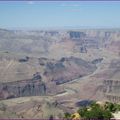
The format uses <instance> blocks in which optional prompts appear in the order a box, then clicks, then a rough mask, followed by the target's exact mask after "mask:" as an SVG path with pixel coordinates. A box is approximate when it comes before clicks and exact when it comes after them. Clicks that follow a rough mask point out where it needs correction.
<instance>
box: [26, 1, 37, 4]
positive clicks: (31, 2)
mask: <svg viewBox="0 0 120 120" xmlns="http://www.w3.org/2000/svg"><path fill="white" fill-rule="evenodd" d="M34 3H35V2H34V1H27V4H29V5H33V4H34Z"/></svg>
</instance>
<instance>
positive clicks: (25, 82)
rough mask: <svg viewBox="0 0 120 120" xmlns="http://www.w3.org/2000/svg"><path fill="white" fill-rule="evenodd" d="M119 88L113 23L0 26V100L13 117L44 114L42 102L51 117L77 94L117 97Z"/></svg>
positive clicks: (119, 40) (69, 106) (119, 43)
mask: <svg viewBox="0 0 120 120" xmlns="http://www.w3.org/2000/svg"><path fill="white" fill-rule="evenodd" d="M119 88H120V30H119V29H72V30H71V29H69V30H64V29H63V30H7V29H0V105H3V104H4V105H6V106H7V107H6V109H7V112H8V113H9V112H10V111H11V110H12V111H13V112H15V110H16V111H18V112H16V113H15V114H14V115H15V116H16V117H17V118H21V117H24V118H29V115H30V114H31V115H33V116H31V117H32V118H38V117H41V118H45V116H46V114H45V111H44V110H46V107H47V108H48V109H49V108H50V109H52V110H53V109H54V110H57V111H59V112H58V113H60V114H61V115H60V114H59V115H58V114H55V115H54V116H56V118H57V117H58V116H62V115H63V111H64V112H66V111H69V112H73V111H75V110H76V109H77V108H78V106H77V103H79V102H80V101H83V100H85V101H86V100H90V101H91V100H98V101H111V102H120V95H119V92H120V89H119ZM33 99H34V100H33ZM46 99H47V100H46ZM21 100H22V101H23V102H20V104H21V106H20V105H19V101H21ZM13 101H14V102H13ZM35 101H37V102H38V103H39V104H37V105H36V109H38V111H37V112H35V111H34V110H33V108H34V105H33V104H34V103H35ZM51 101H52V102H51ZM10 103H13V104H10ZM42 103H43V104H42ZM30 104H31V105H30ZM17 106H19V107H20V109H18V108H17ZM24 106H26V108H25V107H24ZM28 106H29V107H28ZM26 109H29V110H30V111H29V112H28V113H25V110H26ZM39 109H40V111H41V110H42V111H44V112H43V114H44V115H43V114H41V112H40V111H39ZM52 110H51V111H52ZM32 111H34V112H32ZM1 112H2V110H1V109H0V114H1ZM23 113H24V114H23ZM9 114H12V113H9ZM21 114H22V115H21ZM51 114H52V113H51ZM12 115H13V114H12ZM48 116H50V115H48ZM48 116H47V117H48ZM4 117H5V116H3V118H4Z"/></svg>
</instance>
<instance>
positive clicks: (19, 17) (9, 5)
mask: <svg viewBox="0 0 120 120" xmlns="http://www.w3.org/2000/svg"><path fill="white" fill-rule="evenodd" d="M67 26H72V27H80V26H87V27H120V2H119V1H118V2H117V1H116V2H113V1H112V2H110V1H106V2H104V1H103V2H102V1H101V2H97V1H94V2H93V1H80V2H70V1H69V2H66V1H64V2H62V1H61V2H60V1H59V2H57V1H56V2H52V1H51V2H42V1H41V2H32V1H28V2H27V1H25V2H3V1H1V2H0V27H2V28H41V27H45V28H47V27H67Z"/></svg>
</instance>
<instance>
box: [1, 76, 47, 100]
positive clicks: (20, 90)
mask: <svg viewBox="0 0 120 120" xmlns="http://www.w3.org/2000/svg"><path fill="white" fill-rule="evenodd" d="M45 94H46V86H45V84H44V83H43V82H42V81H41V79H40V78H37V77H34V78H33V79H30V80H22V81H16V82H7V83H1V84H0V99H9V98H16V97H24V96H40V95H45Z"/></svg>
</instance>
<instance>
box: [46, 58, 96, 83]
mask: <svg viewBox="0 0 120 120" xmlns="http://www.w3.org/2000/svg"><path fill="white" fill-rule="evenodd" d="M95 70H96V66H95V65H94V64H92V63H90V62H86V61H84V60H82V59H80V58H76V57H70V58H62V59H61V60H58V61H56V62H53V63H52V62H48V63H47V64H46V69H45V72H44V75H45V76H46V77H47V79H48V80H49V81H53V82H55V83H56V84H57V85H59V84H63V83H66V82H69V81H72V80H74V79H77V78H81V77H83V76H85V75H88V74H91V73H92V72H94V71H95Z"/></svg>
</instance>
